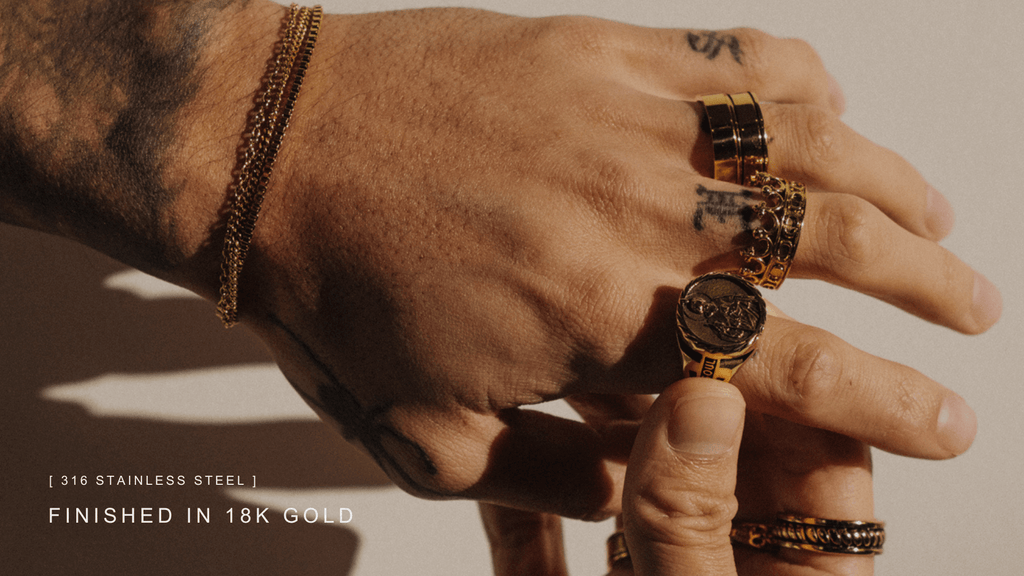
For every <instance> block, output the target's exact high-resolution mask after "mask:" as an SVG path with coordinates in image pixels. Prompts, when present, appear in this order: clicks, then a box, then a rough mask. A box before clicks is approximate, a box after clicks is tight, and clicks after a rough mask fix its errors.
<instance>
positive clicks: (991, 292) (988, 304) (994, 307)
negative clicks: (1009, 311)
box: [974, 272, 1003, 328]
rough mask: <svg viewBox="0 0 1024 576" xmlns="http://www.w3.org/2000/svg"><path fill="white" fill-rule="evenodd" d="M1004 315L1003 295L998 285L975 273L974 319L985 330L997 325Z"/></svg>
mask: <svg viewBox="0 0 1024 576" xmlns="http://www.w3.org/2000/svg"><path fill="white" fill-rule="evenodd" d="M1002 313H1003V295H1002V294H1000V293H999V289H998V288H996V285H995V284H993V283H992V282H991V281H989V279H988V278H985V277H984V276H982V275H981V274H978V273H977V272H975V273H974V317H975V318H977V320H978V322H980V323H981V324H982V325H983V326H984V327H985V328H988V327H989V326H991V325H993V324H995V323H996V320H999V316H1000V315H1002Z"/></svg>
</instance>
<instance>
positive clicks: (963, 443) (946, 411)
mask: <svg viewBox="0 0 1024 576" xmlns="http://www.w3.org/2000/svg"><path fill="white" fill-rule="evenodd" d="M936 429H937V431H938V434H939V442H940V443H941V444H942V445H943V447H945V448H946V449H947V450H949V451H950V452H952V453H953V454H954V455H956V454H963V453H964V452H966V451H967V449H968V448H970V447H971V443H972V442H974V435H975V434H977V433H978V419H977V417H976V416H975V415H974V410H971V407H970V406H968V405H967V402H965V401H964V399H963V398H961V397H960V396H959V395H957V394H950V395H949V396H947V397H946V399H945V401H943V402H942V407H941V408H939V419H938V423H937V426H936Z"/></svg>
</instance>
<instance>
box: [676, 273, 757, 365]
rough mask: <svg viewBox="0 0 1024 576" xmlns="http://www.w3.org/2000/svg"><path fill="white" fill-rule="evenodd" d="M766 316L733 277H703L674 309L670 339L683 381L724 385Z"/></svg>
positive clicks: (750, 290)
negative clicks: (673, 331)
mask: <svg viewBox="0 0 1024 576" xmlns="http://www.w3.org/2000/svg"><path fill="white" fill-rule="evenodd" d="M767 317H768V313H767V309H766V307H765V303H764V299H763V298H761V293H760V292H758V290H757V288H756V287H755V286H754V285H753V284H751V283H750V282H747V281H746V280H744V279H742V278H740V277H739V276H736V275H733V274H722V273H711V274H704V275H703V276H699V277H697V278H695V279H694V280H693V281H692V282H690V283H689V284H688V285H687V286H686V288H684V289H683V292H682V293H681V294H680V295H679V302H678V304H677V305H676V327H677V331H676V336H677V339H678V342H679V351H680V352H681V353H682V358H683V371H684V372H685V374H686V376H687V377H696V376H699V377H702V378H714V379H716V380H723V381H725V382H728V381H729V380H730V379H731V378H732V376H733V374H735V373H736V370H738V369H739V367H740V366H741V365H742V364H743V362H744V361H745V360H746V359H747V358H749V357H750V355H751V354H752V353H753V351H754V348H755V345H756V342H757V338H758V336H760V335H761V331H762V330H763V329H764V323H765V320H766V319H767Z"/></svg>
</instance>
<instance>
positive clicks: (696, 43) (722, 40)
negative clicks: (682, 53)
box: [686, 31, 743, 64]
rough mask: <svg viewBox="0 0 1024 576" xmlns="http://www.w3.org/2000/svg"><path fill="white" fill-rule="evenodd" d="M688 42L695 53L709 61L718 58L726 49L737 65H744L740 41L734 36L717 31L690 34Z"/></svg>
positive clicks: (687, 36)
mask: <svg viewBox="0 0 1024 576" xmlns="http://www.w3.org/2000/svg"><path fill="white" fill-rule="evenodd" d="M686 41H687V42H688V43H689V44H690V48H691V49H692V50H693V51H694V52H697V53H699V54H703V55H704V56H705V57H706V58H707V59H708V60H714V59H715V58H718V55H719V54H721V53H722V49H723V48H725V49H726V50H727V51H728V52H729V54H730V55H731V56H732V59H733V60H735V61H736V63H737V64H743V50H742V49H741V48H740V40H739V38H737V37H735V36H733V35H732V34H719V33H718V32H715V31H703V32H688V33H687V34H686Z"/></svg>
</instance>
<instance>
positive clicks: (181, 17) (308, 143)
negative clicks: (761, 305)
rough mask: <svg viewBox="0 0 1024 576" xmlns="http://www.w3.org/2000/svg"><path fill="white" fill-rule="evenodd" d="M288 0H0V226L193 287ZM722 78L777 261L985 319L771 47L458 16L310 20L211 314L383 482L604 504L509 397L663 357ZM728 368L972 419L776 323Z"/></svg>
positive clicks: (798, 389) (952, 425)
mask: <svg viewBox="0 0 1024 576" xmlns="http://www.w3.org/2000/svg"><path fill="white" fill-rule="evenodd" d="M286 10H287V9H286V8H284V7H281V6H279V5H276V4H272V3H269V2H263V1H259V0H250V1H248V2H236V1H229V0H220V1H194V2H186V1H184V0H167V1H163V2H151V3H145V4H139V3H136V2H129V1H128V0H108V1H106V2H91V1H90V2H86V1H84V0H81V1H79V0H72V1H70V2H65V3H61V4H59V7H58V5H57V4H54V3H47V2H43V1H41V0H25V1H20V2H13V1H8V0H0V11H2V12H0V14H2V18H0V55H2V56H0V120H2V121H0V156H2V157H0V219H2V220H3V221H5V222H9V223H12V224H15V225H20V226H27V227H32V228H36V229H39V230H44V231H47V232H51V233H54V234H58V235H62V236H65V237H69V238H72V239H75V240H77V241H80V242H82V243H85V244H87V245H90V246H92V247H94V248H96V249H98V250H101V251H103V252H105V253H107V254H110V255H112V256H114V257H116V258H118V259H120V260H122V261H124V262H126V263H128V264H130V265H132V266H135V267H138V268H140V269H142V270H144V271H147V272H149V273H151V274H154V275H156V276H159V277H161V278H164V279H167V280H169V281H171V282H174V283H176V284H179V285H182V286H185V287H187V288H189V289H191V290H193V291H195V292H196V293H198V294H200V295H202V296H204V297H206V298H208V299H211V300H213V299H215V296H216V291H217V287H218V278H219V267H220V249H221V242H222V238H223V225H224V213H225V210H226V209H227V205H228V198H229V193H230V188H231V183H232V170H234V169H235V168H236V167H237V160H238V150H239V149H240V147H242V146H243V145H244V141H243V140H242V139H241V137H240V135H241V134H243V133H244V132H245V127H246V122H247V115H248V113H249V111H250V110H251V109H252V108H253V101H254V98H255V95H256V94H257V93H258V92H259V91H260V89H261V88H260V79H261V77H262V75H263V74H264V73H265V69H266V65H267V60H268V58H270V56H271V55H272V54H273V48H272V47H273V45H274V43H275V42H276V41H277V39H278V38H279V36H280V27H281V22H282V19H283V17H284V14H285V12H286ZM743 90H753V91H755V92H756V93H757V94H758V96H759V97H760V99H761V100H762V101H763V103H764V105H763V110H764V115H765V121H766V125H767V126H768V129H769V132H770V136H771V138H772V143H771V152H770V153H771V158H770V166H769V168H770V171H771V172H773V173H775V174H777V175H779V176H782V177H787V178H793V179H799V180H801V181H803V182H805V183H806V184H807V185H808V186H809V188H810V189H811V190H812V193H811V194H810V197H809V199H808V215H807V218H806V222H805V228H804V234H803V238H802V240H801V246H800V250H799V251H798V252H797V256H796V261H795V264H794V268H793V271H792V273H791V275H792V276H794V277H808V278H818V279H821V280H825V281H829V282H833V283H836V284H839V285H841V286H845V287H848V288H851V289H855V290H858V291H861V292H864V293H867V294H871V295H873V296H876V297H878V298H881V299H883V300H885V301H888V302H891V303H892V304H894V305H895V306H898V307H900V308H902V309H904V310H906V311H908V312H910V313H912V314H916V315H918V316H920V317H922V318H924V319H926V320H928V321H931V322H936V323H939V324H942V325H945V326H948V327H950V328H952V329H955V330H959V331H961V332H965V333H978V332H981V331H984V330H985V329H987V328H988V327H989V326H991V325H992V323H994V322H995V321H996V319H997V318H998V316H999V312H1000V306H1001V304H1000V299H999V298H1000V297H999V294H998V292H997V291H996V290H995V288H993V287H992V286H991V284H990V283H988V281H987V280H985V279H984V278H982V277H981V276H979V275H977V274H976V273H974V272H973V271H972V270H971V269H970V268H969V267H968V266H967V265H966V264H964V263H963V262H961V261H960V260H959V259H957V258H956V257H955V256H954V255H952V254H951V253H949V252H948V251H946V250H945V249H943V248H942V247H940V246H939V245H938V244H937V243H936V241H937V240H939V239H940V238H941V237H942V236H943V235H945V233H947V232H948V231H949V228H950V226H951V224H952V215H951V213H950V211H949V208H948V203H946V202H945V201H944V200H943V199H942V197H941V195H939V194H938V193H937V192H935V191H934V190H933V189H931V187H930V186H929V185H928V184H927V183H926V182H925V181H924V180H923V179H922V178H921V176H920V175H919V174H918V173H917V172H916V171H915V170H914V169H913V167H911V166H909V165H908V164H907V163H906V162H905V161H903V160H902V159H901V158H900V157H899V156H898V155H896V154H895V153H893V152H891V151H888V150H885V149H882V148H880V147H878V146H876V145H874V144H872V143H871V142H869V141H867V140H865V139H863V138H862V137H860V136H859V135H857V134H856V133H854V132H853V131H852V130H850V129H849V128H848V127H846V126H845V125H843V124H842V122H841V121H840V120H839V119H838V114H839V112H841V109H842V96H841V93H840V92H838V91H837V90H836V89H835V86H834V83H832V82H831V81H830V79H829V76H828V74H827V73H826V72H825V70H824V68H823V67H822V65H821V62H820V60H819V59H818V57H817V55H816V54H815V53H814V52H813V50H812V49H811V48H810V47H808V46H807V45H806V44H804V43H803V42H800V41H796V40H784V39H777V38H773V37H770V36H768V35H766V34H763V33H760V32H757V31H754V30H748V29H738V30H729V31H721V32H714V33H712V32H709V31H696V30H654V29H642V28H636V27H631V26H626V25H622V24H617V23H613V22H606V21H601V20H594V19H587V18H569V17H556V18H546V19H522V18H515V17H511V16H505V15H500V14H495V13H490V12H482V11H475V10H463V9H431V10H420V11H407V12H393V13H379V14H364V15H333V16H329V17H327V18H325V20H324V24H323V29H322V33H321V35H320V41H319V44H318V47H317V50H316V53H315V54H314V56H313V59H312V62H311V63H310V67H309V71H308V73H307V76H306V82H305V83H304V85H303V89H302V93H301V96H300V98H299V101H298V104H297V106H296V108H295V112H294V116H293V120H292V123H291V125H290V127H289V129H288V133H287V135H286V137H285V141H284V145H283V147H282V150H281V154H280V156H279V157H278V162H277V165H276V167H275V171H274V178H273V180H272V181H271V185H270V188H269V190H268V193H267V197H266V200H265V202H264V205H263V210H262V212H261V216H260V220H259V222H258V224H257V226H256V234H255V236H254V238H253V241H252V246H251V250H250V253H249V256H248V259H247V261H246V263H245V269H244V271H243V274H242V280H241V286H240V299H241V310H240V311H241V319H242V321H243V322H245V323H246V324H248V325H249V326H250V327H251V328H252V329H253V330H254V331H255V332H256V333H257V334H258V335H259V336H260V337H261V338H262V339H263V340H264V341H265V342H266V344H267V346H268V347H269V349H270V350H271V351H272V352H273V354H274V356H275V358H276V360H277V362H278V364H279V366H280V367H281V370H282V371H283V372H284V374H285V375H286V376H287V377H288V379H289V380H290V382H291V383H292V384H293V386H294V387H295V389H296V390H297V391H298V392H299V393H300V394H301V395H302V396H303V397H304V398H305V399H306V400H307V402H308V403H309V404H310V405H311V406H313V407H314V409H316V410H317V411H318V413H319V414H320V415H321V417H322V418H323V419H324V420H325V421H326V422H328V423H329V424H331V425H333V426H336V427H337V428H338V429H339V430H340V431H341V433H342V434H344V435H345V436H346V438H348V439H349V440H351V441H352V442H354V443H356V444H358V445H360V446H362V447H363V448H364V449H365V450H367V451H368V452H369V453H370V454H371V455H372V456H373V457H374V458H375V459H376V460H377V462H378V463H379V464H380V465H381V467H382V468H383V469H384V470H385V471H386V472H387V473H388V475H389V476H390V477H391V478H392V479H393V480H394V481H395V482H396V483H397V484H399V485H400V486H402V487H403V488H405V489H406V490H408V491H410V492H411V493H413V494H416V495H419V496H424V497H430V498H473V499H480V500H487V501H493V502H499V503H505V504H510V505H515V506H517V507H520V508H527V509H533V510H540V511H545V512H554V513H558V514H563V515H567V516H572V517H580V518H592V519H596V518H602V517H607V516H609V515H611V514H615V513H618V512H619V510H620V508H621V506H620V502H621V490H622V480H623V475H624V472H625V462H626V459H627V455H628V453H629V450H628V447H629V442H630V441H631V438H629V437H628V435H626V436H620V435H615V434H609V433H608V432H607V431H605V430H602V429H599V428H595V427H594V426H590V425H587V424H585V423H577V422H570V421H566V420H561V419H556V418H551V417H548V416H543V415H541V414H538V413H536V412H534V411H530V410H525V409H522V408H521V407H523V406H526V405H530V404H535V403H539V402H543V401H548V400H554V399H558V398H565V397H577V398H587V397H594V396H593V395H601V394H612V395H621V394H636V393H652V392H658V391H660V390H662V389H663V388H664V387H665V386H667V385H668V384H670V383H671V382H673V381H675V380H677V379H678V378H679V377H680V376H681V366H680V363H679V358H678V352H677V350H676V347H675V336H674V332H673V330H674V326H673V325H672V314H673V312H672V311H673V307H674V305H675V299H676V297H677V295H678V292H679V290H680V289H681V288H682V286H684V285H685V284H686V283H687V282H688V281H689V280H690V279H692V278H693V277H695V276H696V275H698V274H701V273H704V272H708V271H712V270H730V269H735V268H736V267H737V266H738V258H737V256H736V253H737V250H738V249H739V248H740V247H741V246H742V245H743V243H744V238H745V237H744V232H745V231H746V230H747V228H748V227H749V225H750V223H749V222H748V221H747V219H746V217H745V214H746V212H747V210H749V208H750V206H751V205H752V204H753V203H754V202H756V201H757V198H756V196H751V195H750V194H749V193H747V192H745V191H744V189H742V188H741V187H738V186H733V185H728V184H723V183H721V182H716V181H714V180H713V179H711V177H710V176H711V158H710V156H709V154H710V145H709V142H708V138H707V136H706V135H704V134H703V133H702V132H701V130H700V120H701V115H702V108H701V106H700V104H699V103H696V102H695V99H696V98H697V97H699V96H700V95H703V94H710V93H716V92H738V91H743ZM712 191H713V193H712ZM726 199H728V200H727V201H726ZM698 223H699V225H698ZM894 247H898V249H894ZM734 383H735V384H736V386H737V388H738V389H739V390H740V391H741V392H742V393H743V395H744V397H745V398H746V402H747V405H748V407H749V408H750V409H751V410H752V411H754V412H757V413H760V414H766V415H770V416H773V417H778V418H783V419H785V420H787V421H790V422H793V423H796V424H799V425H805V426H812V427H818V428H823V429H827V430H830V431H833V432H838V433H841V434H844V435H848V436H850V437H852V438H855V439H857V440H858V441H861V442H866V443H869V444H872V445H875V446H878V447H879V448H882V449H886V450H890V451H893V452H896V453H900V454H906V455H910V456H916V457H924V458H948V457H951V456H953V455H956V454H958V453H960V452H962V451H963V450H965V449H966V448H967V447H968V446H969V445H970V442H971V441H972V439H973V435H974V416H973V413H972V412H971V411H970V409H969V408H968V407H967V406H966V405H965V404H964V403H963V402H962V400H960V399H959V397H958V396H957V395H956V394H954V393H953V392H951V391H950V390H948V389H946V388H944V387H943V386H941V385H940V384H938V383H936V382H934V381H933V380H931V379H929V378H928V377H926V376H924V375H923V374H921V373H919V372H917V371H915V370H913V369H910V368H908V367H904V366H900V365H897V364H894V363H891V362H888V361H885V360H883V359H880V358H876V357H874V356H871V355H868V354H865V353H863V352H860V351H858V350H856V349H854V348H852V347H851V346H849V345H847V344H845V343H843V342H842V341H840V340H838V339H837V338H835V337H834V336H831V335H829V334H826V333H824V332H822V331H820V330H817V329H814V328H811V327H808V326H804V325H801V324H799V323H797V322H794V321H791V320H788V319H785V318H781V317H775V318H771V319H770V320H769V322H768V324H767V325H766V327H765V331H764V334H763V336H762V338H761V341H760V343H759V348H758V353H757V355H756V356H755V357H753V358H752V359H751V360H749V361H748V362H747V363H746V364H745V365H744V367H743V369H742V370H741V371H740V373H739V374H738V375H737V377H736V378H735V380H734Z"/></svg>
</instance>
